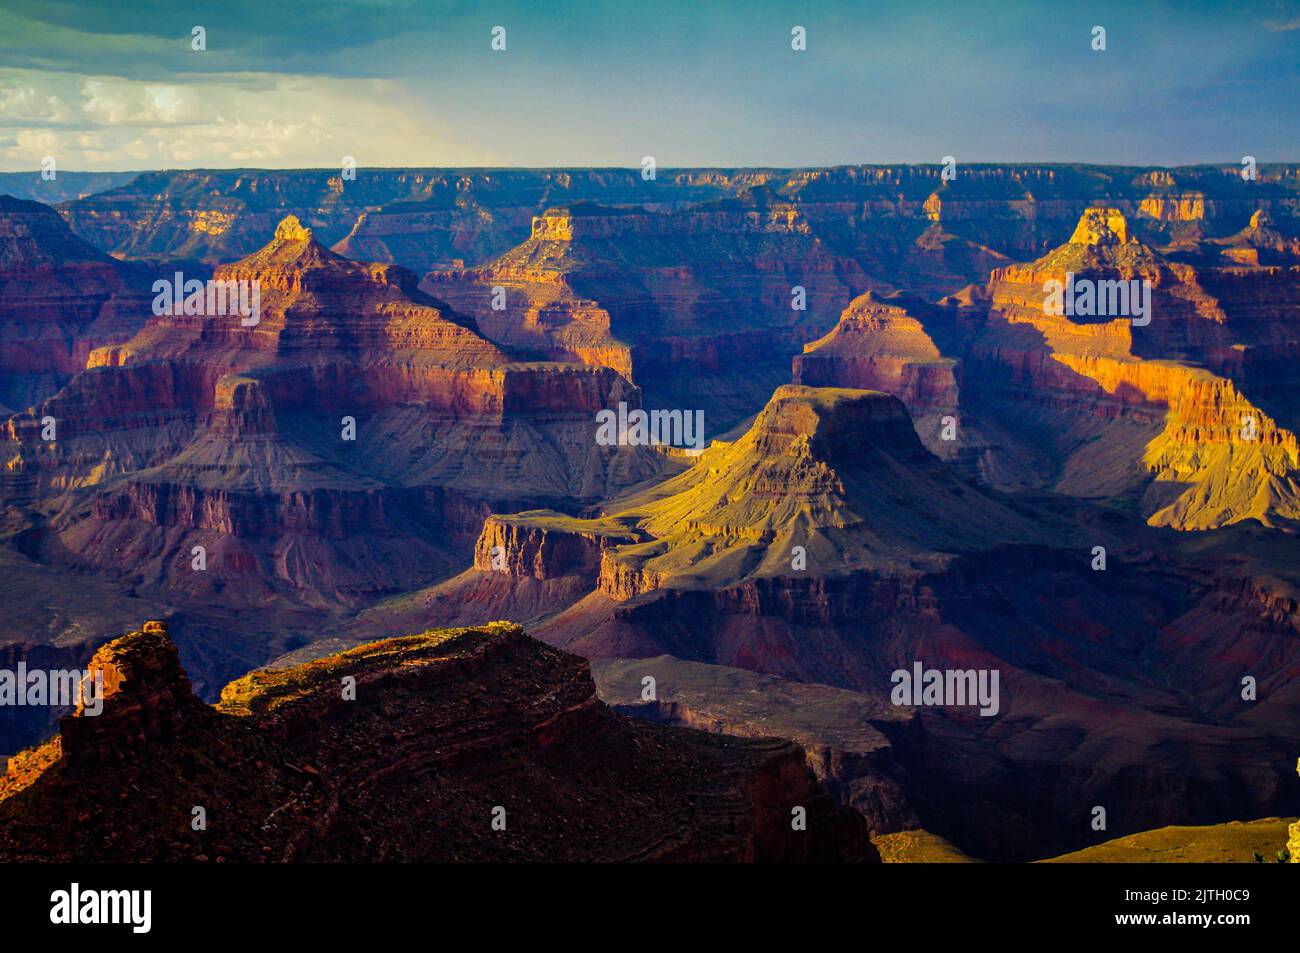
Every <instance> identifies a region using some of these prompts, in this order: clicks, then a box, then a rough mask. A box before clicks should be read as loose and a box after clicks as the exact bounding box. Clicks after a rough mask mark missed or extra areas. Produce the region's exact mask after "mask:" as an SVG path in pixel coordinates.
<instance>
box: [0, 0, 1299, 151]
mask: <svg viewBox="0 0 1300 953" xmlns="http://www.w3.org/2000/svg"><path fill="white" fill-rule="evenodd" d="M195 25H201V26H203V27H204V28H205V29H206V31H207V50H206V51H204V52H195V51H193V50H191V48H190V46H191V44H190V38H191V30H192V27H194V26H195ZM796 25H798V26H803V27H805V28H806V31H807V50H806V51H804V52H795V51H793V50H791V48H790V30H791V28H792V27H794V26H796ZM1097 25H1100V26H1103V27H1105V29H1106V40H1107V49H1106V51H1105V52H1095V51H1093V50H1092V49H1091V31H1092V28H1093V27H1094V26H1097ZM494 26H504V27H505V29H506V50H505V51H504V52H494V51H493V50H492V49H491V47H490V42H491V30H492V28H493V27H494ZM1297 64H1300V2H1292V0H1259V2H1255V3H1214V4H1210V3H1196V2H1182V3H1170V2H1144V3H1141V4H1138V3H1134V2H1128V3H1109V2H1086V3H1077V2H1075V3H1048V2H1039V3H1028V2H989V3H982V2H979V0H969V2H964V3H893V2H859V3H837V2H821V3H769V2H762V0H755V2H748V3H741V2H708V0H696V2H692V3H655V2H641V3H638V2H631V0H621V2H587V3H564V2H537V0H534V2H529V3H463V2H439V0H419V2H404V0H388V2H381V0H368V2H367V0H360V2H339V3H308V2H301V0H260V2H256V3H254V2H247V0H226V2H221V3H212V4H186V3H170V2H168V3H163V2H156V0H135V2H132V3H129V4H122V3H118V2H114V3H82V2H61V0H0V170H7V171H16V170H25V169H34V168H37V167H38V166H39V165H40V162H41V159H42V158H43V157H44V156H46V155H53V156H55V157H56V160H57V162H58V167H59V168H61V169H68V170H71V169H90V170H122V169H141V168H186V167H232V166H236V167H237V166H261V167H303V166H312V167H332V166H335V165H338V164H339V161H340V159H341V157H342V156H344V155H352V156H355V157H356V160H357V162H358V164H359V165H361V166H366V165H370V166H407V165H441V166H457V165H459V166H470V165H504V166H593V165H594V166H628V167H632V166H637V165H639V163H640V160H641V157H642V156H644V155H653V156H655V158H656V160H657V162H658V163H659V165H660V166H663V167H670V166H818V165H834V164H845V163H861V162H937V161H939V160H940V158H941V157H942V156H945V155H952V156H955V157H956V158H957V160H958V161H959V162H977V161H1078V162H1106V163H1129V164H1165V165H1176V164H1186V163H1195V162H1234V163H1235V162H1237V161H1239V160H1240V157H1241V156H1242V155H1246V154H1250V155H1254V156H1256V158H1257V159H1258V160H1259V161H1261V162H1267V161H1288V160H1300V122H1298V121H1297V118H1296V117H1297V108H1296V104H1297V102H1300V69H1298V68H1297Z"/></svg>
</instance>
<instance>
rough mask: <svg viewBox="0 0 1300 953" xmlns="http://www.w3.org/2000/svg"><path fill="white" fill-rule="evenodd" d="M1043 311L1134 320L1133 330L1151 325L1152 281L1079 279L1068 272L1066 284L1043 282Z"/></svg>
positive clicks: (1055, 281)
mask: <svg viewBox="0 0 1300 953" xmlns="http://www.w3.org/2000/svg"><path fill="white" fill-rule="evenodd" d="M1043 293H1044V294H1045V295H1046V296H1047V297H1045V298H1044V299H1043V312H1044V313H1046V314H1054V315H1057V316H1060V315H1066V316H1067V317H1073V316H1075V315H1078V316H1079V317H1097V318H1132V319H1133V327H1135V328H1141V327H1145V326H1146V325H1148V324H1150V323H1151V282H1149V281H1147V280H1146V279H1145V278H1143V279H1141V280H1139V279H1136V278H1134V279H1132V280H1112V279H1105V280H1102V281H1094V280H1093V279H1091V278H1075V277H1074V272H1072V271H1070V272H1066V275H1065V281H1064V283H1062V282H1060V281H1058V280H1056V279H1055V278H1053V279H1052V280H1051V281H1045V282H1043Z"/></svg>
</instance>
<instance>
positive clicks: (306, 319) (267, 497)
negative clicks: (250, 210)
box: [6, 218, 663, 603]
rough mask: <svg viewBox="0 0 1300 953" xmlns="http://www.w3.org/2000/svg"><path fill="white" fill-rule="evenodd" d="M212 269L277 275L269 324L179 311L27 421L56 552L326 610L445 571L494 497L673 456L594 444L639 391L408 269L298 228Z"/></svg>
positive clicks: (543, 497) (18, 470)
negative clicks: (480, 322) (483, 324)
mask: <svg viewBox="0 0 1300 953" xmlns="http://www.w3.org/2000/svg"><path fill="white" fill-rule="evenodd" d="M215 281H217V282H223V283H231V282H243V283H247V286H250V287H251V286H254V285H256V286H257V287H260V289H261V295H260V297H261V313H260V315H259V316H258V319H257V321H256V323H253V324H252V325H251V326H248V325H246V323H245V321H246V318H244V317H241V316H240V315H238V314H235V315H231V314H187V313H179V314H172V313H167V312H166V311H164V313H163V314H160V315H156V316H154V317H153V318H151V319H150V320H149V322H148V323H147V324H146V325H145V327H144V328H143V329H142V330H141V331H140V333H139V334H137V335H136V336H135V337H134V338H133V339H132V340H131V341H129V342H127V343H125V344H122V345H119V346H113V347H107V348H103V349H100V350H98V351H96V352H95V353H94V354H92V355H91V358H90V362H89V363H90V369H89V370H87V371H86V372H85V373H83V374H81V375H79V376H78V377H77V378H76V379H75V380H73V381H72V383H70V384H69V385H68V386H67V387H66V388H65V389H64V390H63V391H61V392H60V393H59V394H58V395H56V396H55V397H53V398H51V399H50V400H48V401H46V402H44V403H43V404H42V405H41V406H40V407H38V408H35V409H34V410H33V411H32V412H30V413H29V414H26V415H20V416H17V417H15V418H13V419H12V420H10V421H9V423H8V425H7V430H8V434H7V436H8V441H7V448H8V452H7V459H6V465H7V468H8V470H9V471H10V472H11V473H15V474H24V475H25V476H26V477H27V478H28V481H29V483H30V484H32V485H33V486H34V492H33V493H32V495H33V496H36V497H38V498H39V499H40V500H41V512H43V513H45V514H47V515H48V516H50V517H51V519H50V522H49V528H50V530H51V531H52V533H53V535H52V536H50V537H47V538H46V539H45V541H44V545H45V547H46V550H45V551H46V553H47V554H48V555H50V556H54V557H57V558H62V559H64V560H66V559H69V558H71V559H72V560H74V561H76V562H79V563H84V564H89V565H97V566H101V567H103V568H109V569H111V568H113V567H115V566H117V565H120V564H121V563H122V561H123V560H124V559H125V560H126V561H127V563H128V564H130V565H132V566H135V567H137V570H136V571H137V572H141V573H142V575H143V581H147V582H149V583H154V584H162V585H164V586H165V587H171V588H177V589H179V590H181V591H189V590H195V589H199V590H203V589H208V590H210V588H211V587H213V586H217V587H224V586H238V587H239V598H240V599H241V600H248V601H252V602H254V603H256V601H258V600H259V599H263V598H265V597H266V596H268V595H269V594H271V593H272V592H273V591H274V590H275V588H276V587H277V586H283V585H287V586H288V587H289V588H291V589H297V590H300V592H301V594H302V597H303V598H309V599H311V600H315V601H317V602H319V601H320V600H321V599H323V600H324V601H325V602H329V601H330V600H332V599H338V598H344V599H346V598H349V594H351V595H355V594H358V593H364V592H367V591H374V590H379V589H392V588H395V587H402V588H408V587H411V586H413V585H417V584H419V582H421V581H422V580H423V581H427V580H428V579H429V574H430V573H431V572H432V573H437V572H438V571H439V569H440V568H441V567H447V566H449V565H451V564H452V560H453V559H454V558H455V557H454V556H453V553H454V552H455V551H456V547H457V546H460V547H463V549H462V552H467V551H468V544H469V542H470V540H471V539H472V535H473V533H474V532H475V531H476V530H477V526H478V524H479V522H480V521H481V520H482V518H483V516H484V515H485V513H486V506H487V504H488V503H489V502H491V503H492V504H495V505H500V502H501V501H503V500H506V499H509V498H511V497H513V498H516V499H520V500H525V501H533V502H534V503H540V502H547V501H553V505H554V504H559V505H567V504H568V503H569V501H570V500H572V499H574V498H578V499H582V498H584V497H585V498H588V499H594V498H598V497H600V496H603V495H606V494H607V493H609V492H610V491H611V490H613V489H617V488H619V487H621V486H625V485H628V484H631V483H634V482H636V481H637V480H639V479H644V478H645V477H646V476H649V475H652V474H654V473H656V472H658V471H659V469H660V468H661V467H662V465H663V464H662V462H661V461H660V458H659V457H657V455H655V454H653V453H651V452H650V451H648V450H640V451H638V450H637V449H633V451H632V452H630V453H626V454H622V455H616V454H615V453H614V450H613V448H603V447H599V446H597V445H595V443H594V441H593V440H592V439H591V433H592V427H593V424H592V421H593V420H594V417H595V413H596V412H597V411H598V410H599V409H601V408H602V407H605V406H609V405H611V404H616V403H617V402H618V401H620V400H622V401H628V402H631V403H632V404H633V405H635V403H636V399H637V398H636V393H635V390H634V389H633V388H632V387H631V386H630V385H628V384H627V382H626V381H624V380H623V379H621V378H620V377H619V376H618V375H617V374H616V373H614V372H612V371H609V370H606V369H601V368H581V367H575V366H571V365H551V364H519V363H515V362H513V361H512V360H511V358H510V357H509V356H507V355H506V354H504V353H503V352H502V351H501V350H499V349H498V348H496V347H495V346H493V345H492V344H490V343H489V342H487V341H486V340H484V339H483V338H482V337H480V336H479V335H477V334H476V333H475V332H474V330H473V328H472V326H471V325H470V324H469V323H468V321H467V319H464V318H461V317H459V316H457V315H455V314H454V313H452V312H449V311H447V310H446V309H445V308H444V307H442V306H440V305H439V303H438V302H436V301H433V300H431V299H428V298H426V297H425V296H424V295H422V294H421V293H420V292H419V291H418V290H416V288H415V280H414V276H412V275H411V274H410V273H409V272H405V271H404V270H402V269H400V268H397V267H396V266H392V265H367V264H362V263H358V262H352V261H350V260H348V259H345V258H342V257H340V256H338V255H335V254H334V253H332V252H330V251H328V250H327V249H325V248H324V247H323V246H321V245H320V244H319V243H318V242H316V241H315V238H314V236H313V235H312V233H311V231H310V230H309V229H305V228H303V227H302V226H301V224H300V223H298V222H297V221H296V220H295V219H293V218H288V219H286V220H285V221H284V222H282V223H281V225H280V226H279V228H278V229H277V231H276V236H275V239H274V240H273V241H272V242H271V243H270V244H269V245H268V246H266V248H264V249H263V250H261V251H259V252H257V253H255V254H254V255H251V256H249V257H247V258H244V259H242V260H240V261H239V262H236V263H234V264H232V265H224V266H221V267H219V268H218V269H217V271H216V275H215ZM45 417H53V418H55V419H56V420H57V421H58V424H59V428H60V429H59V431H58V440H57V442H50V441H46V440H43V439H42V434H41V425H40V421H41V419H42V418H45ZM353 437H355V439H352V438H353ZM18 502H21V501H18ZM196 545H198V546H203V547H205V548H206V549H207V551H208V554H209V555H210V556H211V557H212V563H213V565H210V566H209V567H208V569H207V570H204V571H203V572H193V571H191V568H190V563H191V556H192V549H193V547H194V546H196ZM395 572H396V575H395V574H394V573H395ZM232 594H234V593H228V594H227V596H226V598H229V595H232Z"/></svg>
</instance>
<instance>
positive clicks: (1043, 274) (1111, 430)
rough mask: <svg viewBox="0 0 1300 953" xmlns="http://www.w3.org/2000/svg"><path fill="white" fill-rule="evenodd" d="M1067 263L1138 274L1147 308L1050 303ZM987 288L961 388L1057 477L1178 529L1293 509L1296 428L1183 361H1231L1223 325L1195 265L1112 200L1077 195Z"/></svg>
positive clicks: (1093, 276)
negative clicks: (1042, 237) (1165, 251)
mask: <svg viewBox="0 0 1300 953" xmlns="http://www.w3.org/2000/svg"><path fill="white" fill-rule="evenodd" d="M1071 275H1073V276H1075V277H1076V278H1077V279H1078V280H1080V281H1083V282H1108V283H1110V284H1111V285H1112V286H1116V287H1118V286H1119V285H1125V284H1127V285H1128V286H1129V287H1130V289H1132V288H1139V289H1140V288H1141V286H1142V283H1145V286H1146V287H1149V289H1150V291H1149V303H1148V307H1149V312H1148V313H1146V314H1138V313H1137V312H1138V310H1139V309H1140V308H1141V307H1142V306H1141V305H1134V302H1133V301H1131V300H1130V302H1129V304H1130V308H1129V309H1128V310H1127V311H1123V309H1122V308H1121V309H1120V310H1119V311H1114V313H1098V314H1095V315H1094V314H1092V313H1089V312H1090V311H1092V310H1098V309H1088V310H1085V311H1084V312H1083V313H1081V314H1078V315H1075V314H1072V313H1070V314H1067V313H1058V312H1059V311H1060V309H1059V308H1055V306H1054V305H1053V306H1049V304H1050V302H1049V298H1050V297H1051V292H1050V290H1049V289H1050V287H1051V283H1052V282H1057V283H1058V287H1061V286H1065V285H1067V283H1068V282H1070V281H1071V280H1073V279H1071V278H1070V277H1069V276H1071ZM1089 287H1090V288H1091V287H1092V286H1091V285H1090V286H1089ZM1096 287H1098V288H1100V287H1101V285H1100V284H1098V285H1096ZM1097 293H1098V294H1099V295H1100V294H1101V293H1102V292H1101V291H1098V292H1097ZM1139 293H1145V292H1142V291H1139ZM1067 294H1068V292H1067ZM1106 294H1108V295H1111V292H1110V291H1107V292H1106ZM988 296H989V299H990V302H991V304H990V313H989V318H988V321H987V323H985V324H984V325H983V327H982V328H980V330H979V331H978V332H977V334H976V336H975V337H974V339H973V341H972V343H971V344H970V347H969V351H968V354H967V365H966V366H967V378H968V379H969V380H970V381H971V383H972V387H971V388H970V390H971V391H972V393H971V395H970V396H971V398H972V402H973V403H974V405H975V406H976V408H977V410H985V411H986V412H989V411H992V410H993V408H995V407H1005V406H1007V405H1008V404H1011V405H1018V406H1019V407H1020V408H1022V413H1021V414H1020V415H1018V420H1017V421H1016V422H1015V423H1014V424H1013V429H1014V428H1018V429H1019V433H1018V434H1017V438H1018V439H1020V440H1023V441H1024V442H1025V443H1026V444H1028V445H1032V446H1036V447H1038V448H1039V449H1040V450H1041V451H1042V452H1043V453H1045V454H1046V455H1047V456H1048V457H1050V458H1051V459H1052V460H1053V461H1054V462H1055V466H1056V480H1055V487H1056V489H1058V490H1062V491H1064V492H1067V493H1076V494H1079V495H1085V496H1093V497H1097V496H1128V495H1136V496H1140V497H1141V499H1142V503H1141V506H1142V510H1143V514H1144V515H1145V516H1146V517H1147V518H1148V519H1149V520H1150V522H1152V523H1153V524H1155V525H1166V526H1172V527H1174V528H1177V529H1185V530H1195V529H1209V528H1214V527H1217V526H1223V525H1229V524H1231V523H1234V522H1239V521H1241V520H1245V519H1256V520H1259V521H1261V522H1263V523H1265V524H1266V525H1271V524H1273V523H1279V522H1280V523H1289V522H1291V521H1294V520H1295V519H1296V518H1297V516H1300V496H1297V494H1296V490H1295V486H1296V482H1295V481H1296V475H1297V470H1296V468H1297V456H1296V454H1297V443H1296V437H1295V434H1294V433H1293V432H1292V431H1290V430H1288V429H1287V428H1285V427H1284V426H1282V425H1280V424H1279V423H1278V422H1277V420H1276V418H1275V417H1273V416H1271V415H1270V414H1268V413H1266V412H1265V411H1264V409H1262V408H1261V407H1260V406H1259V405H1258V404H1256V403H1254V402H1252V401H1251V400H1249V399H1248V398H1247V397H1246V395H1245V394H1244V393H1243V391H1242V387H1241V386H1239V385H1238V384H1237V383H1235V382H1234V381H1233V380H1231V379H1227V378H1225V377H1221V376H1218V375H1216V374H1215V373H1214V372H1213V371H1212V370H1209V369H1207V368H1206V367H1204V366H1202V365H1200V364H1198V363H1197V362H1196V360H1195V359H1196V358H1200V359H1202V360H1204V361H1205V362H1206V363H1211V364H1218V365H1219V366H1220V367H1223V368H1224V369H1225V370H1230V369H1231V365H1232V362H1230V361H1229V360H1228V359H1227V358H1225V357H1224V355H1225V354H1227V353H1228V352H1230V351H1233V352H1234V353H1236V354H1238V355H1240V353H1241V352H1240V350H1235V349H1234V347H1233V346H1232V341H1233V340H1234V337H1233V335H1234V334H1235V333H1237V332H1236V329H1234V328H1233V327H1232V326H1231V325H1230V324H1229V323H1228V321H1227V319H1226V316H1225V313H1224V311H1223V309H1222V307H1221V306H1220V303H1219V301H1218V300H1216V299H1215V298H1214V297H1213V296H1211V295H1209V294H1207V293H1206V291H1205V288H1204V286H1203V282H1202V281H1201V279H1199V277H1198V276H1197V275H1196V273H1195V272H1194V271H1193V270H1192V269H1191V268H1189V267H1188V266H1185V265H1178V264H1173V263H1170V262H1168V261H1166V260H1165V259H1164V258H1162V257H1161V256H1160V255H1158V254H1157V253H1155V252H1154V251H1153V250H1152V249H1150V248H1148V247H1147V246H1145V245H1143V244H1142V243H1141V242H1140V241H1138V240H1137V239H1136V238H1135V237H1134V236H1133V235H1132V231H1131V227H1130V223H1129V222H1128V220H1127V219H1126V218H1125V216H1124V215H1123V214H1122V213H1121V212H1120V211H1119V210H1117V209H1113V208H1112V209H1101V208H1098V209H1090V210H1089V211H1088V212H1087V213H1086V214H1085V215H1084V216H1083V217H1082V218H1081V219H1080V221H1079V224H1078V226H1077V228H1076V230H1075V233H1074V235H1073V237H1072V238H1071V240H1070V242H1069V243H1067V244H1066V245H1064V246H1061V247H1060V248H1058V249H1056V250H1054V251H1053V252H1051V253H1049V254H1048V255H1046V256H1044V257H1043V258H1041V259H1038V260H1037V261H1035V262H1032V263H1029V264H1026V265H1016V266H1012V267H1008V268H1003V269H999V270H997V271H995V272H994V273H993V275H992V277H991V279H990V284H989V291H988ZM1111 297H1113V295H1111ZM1098 300H1099V301H1100V298H1099V299H1098ZM1107 300H1108V302H1109V303H1110V304H1115V302H1119V303H1120V304H1122V302H1123V298H1114V300H1113V301H1112V300H1111V299H1110V298H1108V299H1107ZM1110 304H1108V307H1109V306H1110ZM1101 310H1105V309H1101ZM1246 332H1247V333H1248V334H1249V333H1250V332H1249V328H1247V329H1246ZM1237 340H1240V339H1239V338H1237ZM1274 340H1276V339H1274ZM1235 363H1236V364H1237V366H1238V368H1240V367H1241V361H1240V359H1239V358H1238V360H1237V361H1236V362H1235ZM1243 379H1247V380H1248V378H1243ZM1102 421H1104V426H1103V425H1102Z"/></svg>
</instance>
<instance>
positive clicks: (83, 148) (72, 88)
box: [0, 70, 489, 171]
mask: <svg viewBox="0 0 1300 953" xmlns="http://www.w3.org/2000/svg"><path fill="white" fill-rule="evenodd" d="M250 79H251V81H252V85H254V86H255V87H257V88H258V90H259V91H258V92H257V93H256V94H250V93H249V92H248V85H249V83H248V82H247V80H250ZM227 80H229V81H227ZM41 84H43V85H45V86H47V87H50V86H53V87H57V89H58V91H57V92H44V91H41V90H40V89H39V88H38V86H39V85H41ZM0 90H3V92H0V105H3V106H4V107H5V108H0V135H3V136H5V140H4V144H3V145H0V168H3V169H6V170H12V171H23V170H28V169H33V168H36V167H38V166H39V165H40V161H41V159H42V157H44V156H46V155H53V156H55V157H56V158H57V160H58V164H59V167H60V168H63V169H94V170H112V169H138V168H140V167H141V166H142V165H150V166H154V167H157V168H187V167H190V168H193V167H205V166H206V167H222V166H225V167H229V166H241V165H257V166H265V167H280V168H286V167H289V168H292V167H298V168H302V167H315V168H328V167H332V166H335V165H338V164H339V163H340V162H341V160H342V157H343V156H345V155H351V156H355V157H356V160H357V162H358V164H360V165H362V166H365V165H389V166H396V165H437V164H477V162H486V161H488V160H489V153H487V152H486V151H481V150H475V149H474V147H473V145H472V144H471V143H469V142H467V141H466V140H465V139H464V138H463V137H462V138H460V139H453V138H452V137H450V136H449V135H448V134H447V131H446V130H445V129H444V128H442V127H441V126H440V125H439V124H438V123H436V122H435V121H434V120H432V119H431V118H429V117H428V116H427V115H426V114H425V112H424V111H422V110H420V109H418V108H416V106H417V104H416V103H413V102H412V101H411V99H410V96H409V94H408V93H406V92H405V91H404V90H403V89H402V88H401V87H400V86H398V85H397V84H394V83H392V82H391V81H387V80H360V79H337V78H323V77H297V76H259V77H251V78H250V77H230V78H227V77H210V78H207V79H205V80H204V81H202V82H196V83H190V84H188V85H181V84H163V83H152V82H140V81H135V80H124V79H120V78H116V77H102V76H96V77H78V76H55V75H54V74H47V73H41V74H31V73H28V72H26V71H13V70H10V71H3V70H0ZM42 112H44V113H45V114H46V115H47V116H48V115H52V114H55V113H57V114H58V115H59V116H60V117H61V119H60V122H58V123H57V124H49V125H46V126H44V127H40V128H32V127H29V126H25V125H24V124H23V123H21V122H19V121H17V118H15V119H11V118H10V117H27V118H31V117H34V116H36V115H39V114H40V113H42ZM450 143H455V146H456V150H457V151H456V152H455V153H454V154H452V153H449V152H442V153H441V154H440V153H439V151H438V148H439V146H438V144H444V145H443V148H444V149H445V148H446V144H450Z"/></svg>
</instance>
